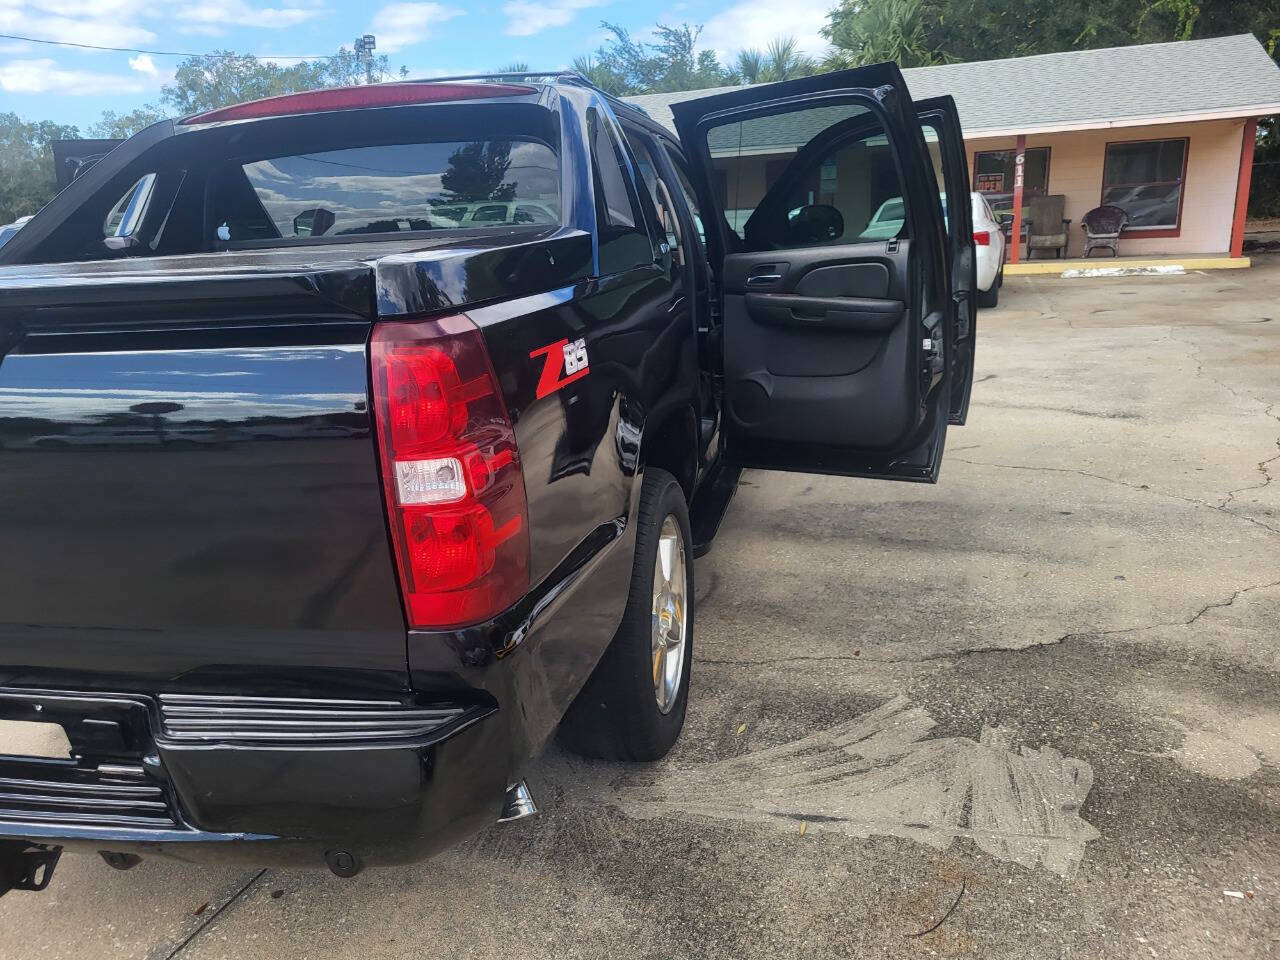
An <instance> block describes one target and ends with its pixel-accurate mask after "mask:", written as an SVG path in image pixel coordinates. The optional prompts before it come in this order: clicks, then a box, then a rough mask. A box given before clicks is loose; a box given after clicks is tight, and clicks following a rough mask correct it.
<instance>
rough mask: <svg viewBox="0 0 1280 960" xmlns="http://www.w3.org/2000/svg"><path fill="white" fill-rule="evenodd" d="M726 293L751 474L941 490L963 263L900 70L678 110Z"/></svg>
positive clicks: (728, 442)
mask: <svg viewBox="0 0 1280 960" xmlns="http://www.w3.org/2000/svg"><path fill="white" fill-rule="evenodd" d="M672 109H673V112H674V114H675V119H676V126H677V129H678V130H679V132H680V136H681V139H682V140H683V142H684V144H685V148H686V151H687V152H688V155H689V159H690V161H691V164H692V165H693V168H694V174H695V178H696V180H697V181H698V182H697V183H696V184H695V186H696V189H697V191H698V193H699V195H700V196H699V199H700V202H701V204H702V205H703V208H704V209H705V210H708V211H714V212H715V213H716V214H718V216H714V215H713V216H710V217H708V219H709V220H710V221H711V222H710V223H708V225H707V226H708V230H707V233H708V247H709V248H710V250H709V252H710V255H711V259H712V265H713V267H715V268H716V273H717V278H718V281H719V286H720V290H719V298H720V301H721V302H720V308H721V322H722V324H723V344H724V345H723V354H724V407H725V411H724V412H725V417H724V432H725V454H726V456H727V458H728V459H729V462H730V463H733V464H737V465H740V466H744V467H758V468H766V469H775V470H794V471H800V472H812V473H831V474H842V475H847V476H864V477H876V478H880V479H887V480H917V481H928V482H933V481H935V480H936V479H937V476H938V468H939V465H940V463H941V460H942V450H943V443H944V440H945V437H946V430H947V421H948V416H949V414H950V411H951V389H950V388H951V373H952V363H951V352H952V347H953V342H954V339H955V336H956V326H955V321H954V306H955V301H954V300H953V291H952V288H951V277H950V273H951V256H950V254H949V249H948V241H947V235H946V227H945V224H944V220H943V215H942V208H941V205H940V203H939V193H940V189H939V186H938V182H937V179H936V177H935V173H934V165H933V163H932V162H931V159H930V155H929V150H928V147H927V146H926V143H925V137H924V134H923V132H922V130H921V127H920V122H919V119H918V118H917V115H916V108H915V106H914V105H913V104H912V102H911V99H910V97H909V96H908V94H907V89H906V85H905V83H904V82H903V79H902V75H901V73H900V72H899V71H898V69H897V67H896V66H894V65H893V64H879V65H876V66H872V67H862V68H859V69H857V70H846V71H841V72H839V73H830V74H824V75H822V76H817V77H807V78H805V79H802V80H793V81H787V82H784V83H775V84H767V85H764V86H760V87H755V88H749V89H744V90H739V91H734V92H731V93H726V94H721V95H718V96H713V97H704V98H700V99H697V100H690V101H686V102H684V103H679V104H676V105H674V106H673V108H672Z"/></svg>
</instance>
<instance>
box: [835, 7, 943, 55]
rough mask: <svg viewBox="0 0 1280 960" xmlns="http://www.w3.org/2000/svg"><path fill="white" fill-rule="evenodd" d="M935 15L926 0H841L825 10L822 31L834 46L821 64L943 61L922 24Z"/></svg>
mask: <svg viewBox="0 0 1280 960" xmlns="http://www.w3.org/2000/svg"><path fill="white" fill-rule="evenodd" d="M935 15H936V10H935V7H934V5H933V4H928V5H926V3H925V0H844V3H842V4H841V5H840V6H839V7H837V8H836V9H835V10H833V11H831V13H830V14H828V24H827V26H826V27H824V28H823V30H822V32H823V35H824V36H826V38H827V39H828V40H830V41H831V44H832V46H833V47H834V48H835V49H834V50H833V51H832V53H831V55H830V56H828V57H827V59H826V61H825V62H824V64H823V66H824V67H826V68H827V69H845V68H847V67H857V66H862V65H863V64H868V63H879V62H881V61H883V60H892V61H893V62H894V63H896V64H898V65H899V66H901V67H924V66H928V65H930V64H934V63H944V62H946V60H947V56H946V54H944V53H943V52H942V51H941V50H940V49H937V48H936V47H934V46H932V45H931V44H930V41H929V38H928V36H927V31H926V29H925V24H926V22H927V21H930V20H931V19H932V18H933V17H934V16H935Z"/></svg>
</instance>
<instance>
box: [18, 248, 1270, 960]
mask: <svg viewBox="0 0 1280 960" xmlns="http://www.w3.org/2000/svg"><path fill="white" fill-rule="evenodd" d="M980 323H981V326H980V336H979V347H980V352H979V361H978V383H977V385H976V386H975V390H974V405H973V409H972V411H971V414H970V421H969V425H968V426H966V427H964V428H963V429H958V430H954V432H952V434H951V435H950V437H949V439H948V450H947V454H946V460H945V463H944V465H943V471H942V479H941V481H940V483H939V484H938V485H937V486H916V485H910V484H893V483H873V482H866V481H852V480H843V479H835V478H826V477H806V476H791V475H786V474H765V473H754V474H749V475H747V476H746V477H745V478H744V483H743V486H742V489H741V490H740V491H739V494H738V498H737V500H736V502H735V504H734V506H733V507H732V508H731V511H730V515H729V518H728V519H727V521H726V523H725V526H724V529H723V530H722V533H721V536H720V539H719V540H718V541H717V544H716V548H715V550H714V551H713V552H712V553H711V555H710V556H708V557H707V558H705V559H704V560H701V561H699V564H698V567H697V589H698V594H699V598H700V600H699V605H698V617H699V622H698V626H697V631H698V632H697V645H696V647H695V653H694V656H695V668H694V674H693V700H692V705H691V707H690V711H689V720H688V725H687V727H686V729H685V734H684V737H683V739H682V740H681V742H680V744H679V745H678V747H677V749H676V751H675V752H674V753H673V755H672V756H671V757H670V758H668V760H667V761H665V762H663V763H660V764H656V765H653V766H647V767H639V768H627V767H624V766H621V765H610V764H600V763H587V762H584V761H581V760H578V759H575V758H573V757H571V756H568V755H565V754H563V753H561V752H558V751H555V750H553V751H552V753H551V754H550V755H548V756H547V757H546V758H545V760H544V761H543V762H542V763H541V764H540V765H539V767H538V768H537V769H536V770H535V771H533V773H532V775H531V776H530V778H529V779H530V784H531V787H532V789H533V792H534V795H535V797H536V798H537V800H538V802H539V804H540V806H541V808H542V811H543V812H542V815H541V816H540V817H538V818H535V819H532V820H527V821H523V822H521V823H517V824H514V825H511V826H506V827H498V826H495V827H493V828H492V829H490V830H488V831H486V832H485V833H484V834H482V835H481V836H479V837H477V838H476V839H474V840H473V841H470V842H468V843H466V844H465V845H463V846H462V847H460V848H458V849H456V850H453V851H451V852H449V853H447V854H445V855H444V856H442V857H440V858H438V859H437V860H435V861H432V862H429V863H424V864H419V865H417V866H414V867H411V868H404V869H395V870H383V871H369V872H366V873H365V874H362V875H360V876H359V877H357V878H355V879H354V880H339V879H337V878H334V877H332V876H330V875H328V874H327V873H321V872H313V871H312V872H307V871H297V872H290V871H282V870H274V869H273V870H267V871H258V870H228V869H222V870H200V869H196V868H191V867H185V866H181V865H177V864H173V863H166V862H162V861H159V860H148V861H144V862H143V863H142V864H141V865H140V866H139V867H137V868H136V869H135V870H133V871H132V872H129V873H118V872H116V871H113V870H111V869H109V868H108V867H107V866H106V865H105V864H104V863H102V862H101V861H99V860H97V859H94V858H86V857H74V858H73V857H67V858H64V860H63V863H62V865H61V866H60V868H59V870H58V873H57V876H56V878H55V880H54V883H53V885H52V887H51V889H50V890H49V891H48V892H46V893H43V894H40V895H32V894H21V893H15V894H11V895H10V896H7V897H5V898H4V899H3V900H0V957H5V958H9V957H12V958H25V957H36V956H39V957H48V958H54V957H94V958H96V957H145V958H165V960H167V958H172V957H181V958H190V960H195V958H220V957H228V958H273V960H274V958H282V957H352V958H356V957H358V958H369V957H405V958H410V957H412V958H418V957H484V958H488V957H493V958H499V957H501V958H509V957H512V956H519V957H524V958H530V960H532V958H544V957H546V958H551V957H555V958H563V957H584V958H600V957H628V958H630V957H646V958H668V957H680V958H701V957H707V958H712V957H714V958H770V960H773V958H790V957H803V958H806V960H814V958H821V957H855V956H856V957H873V956H874V957H929V956H960V957H983V958H1023V957H1026V958H1042V957H1043V958H1057V957H1081V958H1084V957H1108V958H1112V957H1116V958H1127V957H1141V958H1145V957H1206V958H1210V957H1211V958H1215V960H1220V958H1224V957H1232V958H1252V957H1257V958H1263V957H1266V958H1273V957H1276V956H1278V955H1280V685H1278V684H1277V679H1278V675H1280V631H1278V630H1277V624H1278V623H1280V483H1273V482H1272V480H1273V477H1275V476H1280V446H1278V440H1280V376H1278V375H1277V372H1278V371H1280V260H1277V259H1269V260H1260V261H1259V262H1258V263H1257V264H1256V265H1255V267H1254V268H1253V269H1250V270H1242V271H1221V272H1212V273H1191V274H1188V275H1186V276H1181V277H1159V278H1136V277H1135V278H1126V279H1106V280H1101V279H1097V280H1085V279H1075V280H1064V279H1057V278H1024V279H1020V280H1017V281H1014V280H1012V279H1011V280H1010V281H1009V283H1008V284H1007V285H1006V287H1005V289H1004V296H1003V302H1002V304H1001V306H1000V308H999V309H997V310H995V311H986V312H984V313H983V314H982V316H981V319H980ZM2 748H3V744H0V749H2ZM931 928H932V929H931ZM926 931H928V932H926Z"/></svg>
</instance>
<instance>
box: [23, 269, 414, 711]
mask: <svg viewBox="0 0 1280 960" xmlns="http://www.w3.org/2000/svg"><path fill="white" fill-rule="evenodd" d="M206 259H207V260H208V261H209V263H208V264H206V263H205V261H206ZM173 261H181V266H180V268H179V267H167V266H166V261H164V260H151V261H150V262H149V264H147V266H146V268H145V269H139V268H138V267H137V265H135V264H122V265H118V266H116V267H115V268H114V269H113V267H112V265H110V264H106V265H104V264H86V265H76V264H62V265H58V266H57V267H56V268H40V267H10V268H0V349H6V351H7V352H6V353H5V355H4V357H3V360H2V361H0V505H2V509H0V556H2V557H3V558H4V560H3V565H4V576H3V577H0V685H22V686H42V685H43V686H51V687H59V688H68V687H83V688H100V689H111V690H122V691H133V690H158V689H164V690H193V691H209V692H217V691H219V690H223V689H228V690H235V691H236V692H238V693H240V694H246V693H250V692H253V691H261V692H262V693H264V694H277V695H278V694H281V693H288V692H289V691H292V690H301V689H304V688H305V689H306V690H308V691H309V692H310V693H311V694H314V691H316V690H317V689H324V688H325V687H326V686H327V685H329V684H332V685H333V686H334V687H335V688H341V689H342V690H344V691H350V690H352V689H358V688H360V687H365V688H368V689H383V690H388V689H404V688H405V686H406V682H407V681H406V675H405V632H404V621H403V616H402V613H401V608H400V602H399V596H398V591H397V586H396V577H395V573H394V570H393V568H392V562H391V556H390V553H389V550H388V544H387V536H386V529H385V522H384V517H383V509H382V502H381V494H380V487H379V479H378V473H377V465H376V457H375V452H374V446H373V442H372V438H371V426H370V415H369V411H368V409H367V364H366V358H365V343H366V340H367V337H368V331H369V325H370V323H371V318H372V315H373V309H374V302H375V292H374V288H375V282H374V268H373V266H372V264H370V263H367V262H360V261H357V260H354V259H353V260H330V261H328V262H326V263H323V264H320V265H316V264H313V263H308V262H306V261H304V260H299V259H296V257H295V259H294V260H293V261H290V259H289V258H288V257H283V258H282V257H280V256H279V255H270V256H268V255H263V256H255V255H254V254H245V255H241V256H240V257H238V258H237V259H236V260H235V261H234V263H229V261H228V260H227V258H225V257H222V258H217V259H215V258H200V257H195V258H190V257H188V258H171V261H169V262H173Z"/></svg>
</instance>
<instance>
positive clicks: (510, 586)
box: [369, 316, 529, 629]
mask: <svg viewBox="0 0 1280 960" xmlns="http://www.w3.org/2000/svg"><path fill="white" fill-rule="evenodd" d="M369 353H370V360H371V364H372V369H373V403H374V410H375V415H376V417H377V430H378V449H379V452H380V454H381V460H382V482H383V489H384V492H385V495H386V501H387V515H388V517H389V518H390V522H391V536H392V540H393V541H394V542H395V552H396V564H397V567H398V569H399V573H400V590H401V595H402V596H403V597H404V606H405V610H406V611H407V613H408V616H409V626H410V627H415V628H423V629H434V628H443V627H457V626H462V625H464V624H468V623H477V622H479V621H481V620H487V619H488V618H489V617H492V616H494V615H495V614H497V613H500V612H502V611H503V610H505V609H506V608H507V607H509V606H510V605H511V604H512V603H514V602H515V601H516V600H518V599H519V598H520V597H521V596H523V595H524V593H525V592H526V591H527V589H528V586H529V530H528V507H527V505H526V503H525V496H524V476H523V474H522V473H521V471H520V457H519V451H518V450H517V449H516V438H515V430H514V428H513V427H512V424H511V420H510V418H509V417H508V416H507V409H506V405H505V404H504V403H503V401H502V393H501V391H500V389H499V386H498V380H497V377H496V376H494V373H493V367H492V366H491V365H490V363H489V355H488V352H487V351H486V350H485V346H484V339H483V337H481V335H480V331H479V330H478V329H476V327H475V325H474V324H472V323H471V321H470V320H468V319H467V318H466V317H463V316H454V317H445V318H443V319H439V320H425V321H421V322H389V323H379V324H378V325H377V326H375V327H374V329H373V338H372V341H371V343H370V347H369Z"/></svg>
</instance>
